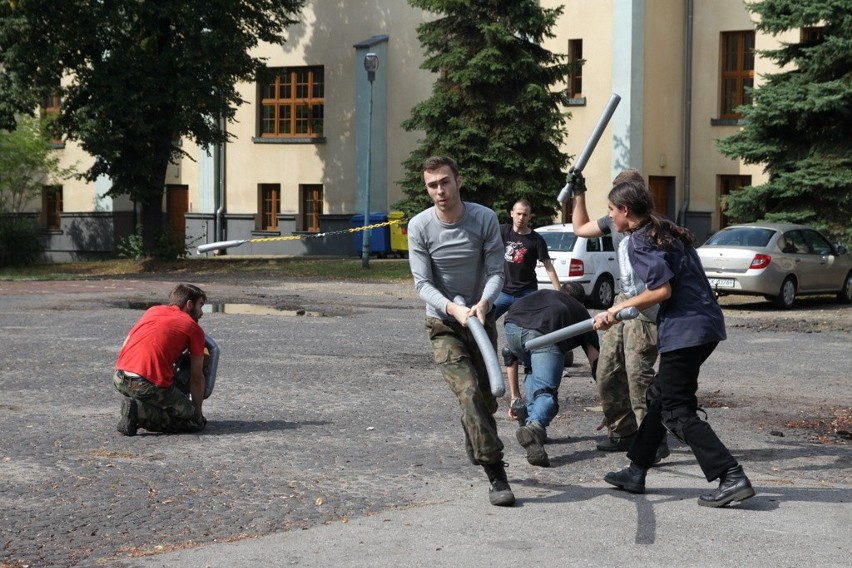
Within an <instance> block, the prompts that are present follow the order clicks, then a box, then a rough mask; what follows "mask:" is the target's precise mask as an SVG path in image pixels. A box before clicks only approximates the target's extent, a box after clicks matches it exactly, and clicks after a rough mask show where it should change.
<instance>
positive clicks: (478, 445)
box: [408, 156, 515, 506]
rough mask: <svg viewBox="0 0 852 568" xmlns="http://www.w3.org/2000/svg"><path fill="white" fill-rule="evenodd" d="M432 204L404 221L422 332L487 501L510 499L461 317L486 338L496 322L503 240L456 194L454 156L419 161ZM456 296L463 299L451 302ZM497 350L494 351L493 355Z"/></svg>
mask: <svg viewBox="0 0 852 568" xmlns="http://www.w3.org/2000/svg"><path fill="white" fill-rule="evenodd" d="M423 180H424V182H425V184H426V190H427V191H428V192H429V196H430V197H431V198H432V202H433V203H434V206H433V207H430V208H429V209H427V210H425V211H423V212H421V213H419V214H417V215H415V216H414V218H412V219H411V221H409V223H408V257H409V263H410V265H411V273H412V275H413V276H414V285H415V287H416V288H417V292H418V294H419V295H420V297H421V298H422V299H423V301H425V302H426V316H427V317H426V331H427V335H428V337H429V341H430V343H431V344H432V349H433V355H434V359H435V363H436V364H437V365H438V367H439V368H440V369H441V374H442V375H443V377H444V380H445V381H446V382H447V385H449V387H450V390H452V391H453V393H454V394H455V395H456V397H457V398H458V402H459V407H460V409H461V411H462V417H461V422H462V427H463V429H464V433H465V442H466V449H467V454H468V458H469V459H470V461H471V463H473V464H474V465H481V466H482V467H483V468H484V469H485V473H486V474H487V475H488V481H489V483H490V487H489V500H490V501H491V504H493V505H500V506H508V505H512V504H514V502H515V496H514V494H513V493H512V490H511V488H510V487H509V482H508V479H507V477H506V470H505V467H504V464H503V442H502V441H501V440H500V438H499V436H498V435H497V422H496V420H495V419H494V413H495V412H496V411H497V399H496V398H494V395H493V394H492V393H491V386H490V383H489V381H488V372H487V370H486V366H485V362H484V361H483V358H482V353H481V352H480V350H479V347H478V346H477V344H476V341H475V339H474V338H473V335H472V334H471V332H470V330H469V329H468V327H467V319H468V318H470V317H475V318H477V319H479V321H480V322H482V324H483V326H484V327H485V330H486V331H487V333H488V336H489V338H490V339H491V343H492V345H493V347H494V348H495V352H496V345H497V329H496V326H495V321H494V314H493V312H492V311H491V308H492V307H493V305H494V301H495V300H496V299H497V296H499V295H500V290H501V289H502V287H503V240H502V239H501V237H500V230H499V225H498V222H497V215H495V213H494V211H492V210H491V209H488V208H486V207H483V206H481V205H478V204H476V203H468V202H464V201H462V200H461V195H460V193H459V190H460V189H461V186H462V178H461V176H459V173H458V167H457V166H456V163H455V162H454V161H453V160H452V159H450V158H446V157H437V156H434V157H432V158H429V159H428V160H426V162H425V163H424V164H423ZM459 295H460V296H462V297H463V298H464V300H465V304H472V307H470V308H468V307H467V305H464V306H462V305H459V304H456V303H455V302H453V299H454V298H455V297H456V296H459ZM495 356H496V354H495Z"/></svg>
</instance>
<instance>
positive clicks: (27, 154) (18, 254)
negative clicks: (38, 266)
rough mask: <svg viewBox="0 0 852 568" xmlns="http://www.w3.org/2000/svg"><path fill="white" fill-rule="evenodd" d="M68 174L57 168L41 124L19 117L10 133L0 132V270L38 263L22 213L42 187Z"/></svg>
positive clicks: (34, 235)
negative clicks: (15, 126) (6, 266)
mask: <svg viewBox="0 0 852 568" xmlns="http://www.w3.org/2000/svg"><path fill="white" fill-rule="evenodd" d="M72 174H73V168H62V167H60V164H59V156H58V155H57V154H56V152H55V151H54V150H53V146H52V145H51V143H50V139H49V136H48V135H47V132H46V128H45V123H44V122H43V121H39V120H37V119H35V118H33V117H30V116H22V117H19V118H18V126H17V128H15V129H14V130H4V129H0V266H5V265H26V264H31V263H33V262H35V261H36V260H38V258H39V257H40V255H41V252H42V244H41V236H40V234H39V232H38V228H37V226H35V225H34V224H33V222H32V219H31V217H30V216H29V215H26V214H25V213H26V212H27V209H28V207H31V206H32V203H33V202H34V201H35V200H37V199H39V198H40V197H41V192H42V190H43V189H44V188H45V186H50V185H56V184H58V183H59V181H60V180H63V179H65V178H67V177H69V176H70V175H72Z"/></svg>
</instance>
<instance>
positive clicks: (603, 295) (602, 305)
mask: <svg viewBox="0 0 852 568" xmlns="http://www.w3.org/2000/svg"><path fill="white" fill-rule="evenodd" d="M614 299H615V288H614V287H613V282H612V277H611V276H610V275H609V274H604V275H603V276H601V277H600V278H598V281H597V282H595V287H594V288H592V301H593V302H594V303H595V306H594V307H596V308H598V309H601V310H605V309H607V308H610V307H612V301H613V300H614Z"/></svg>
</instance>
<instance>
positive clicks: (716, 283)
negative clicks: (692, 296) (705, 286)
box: [707, 278, 734, 288]
mask: <svg viewBox="0 0 852 568" xmlns="http://www.w3.org/2000/svg"><path fill="white" fill-rule="evenodd" d="M707 280H709V281H710V286H712V287H713V288H733V287H734V279H733V278H708V279H707Z"/></svg>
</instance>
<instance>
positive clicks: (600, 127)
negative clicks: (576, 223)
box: [556, 93, 621, 203]
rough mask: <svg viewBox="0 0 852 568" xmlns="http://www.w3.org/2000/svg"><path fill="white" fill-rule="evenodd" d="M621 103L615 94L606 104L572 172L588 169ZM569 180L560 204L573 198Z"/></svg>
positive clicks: (571, 185) (560, 194)
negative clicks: (587, 165)
mask: <svg viewBox="0 0 852 568" xmlns="http://www.w3.org/2000/svg"><path fill="white" fill-rule="evenodd" d="M620 101H621V96H619V95H617V94H615V93H613V94H612V96H611V97H610V98H609V102H608V103H606V106H605V107H604V110H603V113H601V117H600V118H599V119H598V123H597V125H595V129H594V130H593V131H592V135H591V136H589V140H588V141H587V142H586V146H585V147H584V148H583V151H582V152H580V155H579V156H578V157H577V160H576V161H575V162H574V166H573V167H572V168H571V171H574V172H582V171H583V168H585V167H586V162H588V161H589V157H590V156H591V155H592V152H593V151H594V149H595V146H597V145H598V140H600V139H601V135H602V134H603V131H604V129H605V128H606V125H607V124H609V119H610V118H612V115H613V113H614V112H615V107H617V106H618V103H619V102H620ZM568 180H569V181H568V183H566V184H565V187H563V188H562V191H560V192H559V197H557V198H556V199H557V201H559V203H565V200H566V199H568V198H569V197H570V196H571V189H572V188H573V187H574V183H573V182H572V181H570V180H571V176H570V175H569V176H568Z"/></svg>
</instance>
